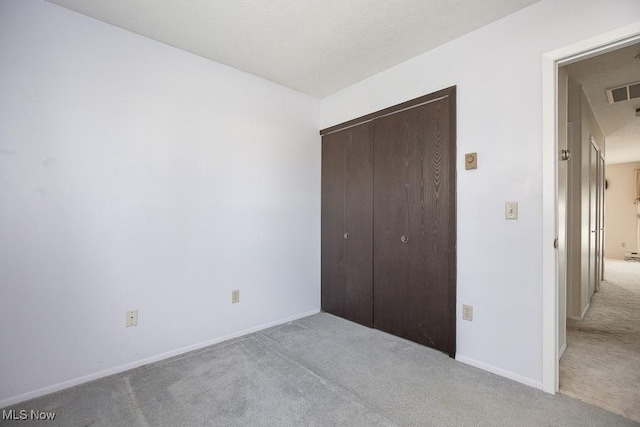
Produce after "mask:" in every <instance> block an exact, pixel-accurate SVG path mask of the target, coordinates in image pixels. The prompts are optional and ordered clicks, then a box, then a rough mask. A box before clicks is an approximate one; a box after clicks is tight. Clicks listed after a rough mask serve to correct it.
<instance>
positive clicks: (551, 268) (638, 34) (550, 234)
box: [542, 22, 640, 394]
mask: <svg viewBox="0 0 640 427" xmlns="http://www.w3.org/2000/svg"><path fill="white" fill-rule="evenodd" d="M638 40H640V22H636V23H633V24H630V25H626V26H624V27H621V28H618V29H616V30H613V31H609V32H607V33H604V34H600V35H598V36H595V37H592V38H589V39H587V40H583V41H581V42H578V43H575V44H572V45H569V46H566V47H563V48H561V49H557V50H554V51H551V52H548V53H545V54H543V55H542V385H543V387H542V389H543V390H544V391H546V392H548V393H552V394H554V393H556V392H557V391H558V387H559V377H558V375H559V365H558V360H559V357H558V353H559V349H558V340H557V335H558V298H557V287H558V268H557V263H556V250H555V249H554V248H553V241H554V239H555V237H556V215H557V212H558V209H557V206H556V193H557V179H556V175H557V171H556V165H557V154H556V152H557V147H558V144H557V141H556V136H557V123H556V120H557V117H558V115H557V111H556V110H557V99H556V98H557V96H556V94H557V83H558V78H557V72H558V66H559V65H568V64H570V63H572V62H576V61H579V60H582V59H587V58H589V57H592V56H596V55H599V54H602V53H606V52H609V51H612V50H615V49H618V48H621V47H624V46H627V45H630V44H633V43H636V42H637V41H638Z"/></svg>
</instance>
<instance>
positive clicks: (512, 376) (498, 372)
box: [456, 355, 542, 389]
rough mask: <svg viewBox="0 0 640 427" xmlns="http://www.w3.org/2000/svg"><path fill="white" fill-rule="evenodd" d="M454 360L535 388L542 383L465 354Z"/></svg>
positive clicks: (457, 356)
mask: <svg viewBox="0 0 640 427" xmlns="http://www.w3.org/2000/svg"><path fill="white" fill-rule="evenodd" d="M456 360H457V361H458V362H462V363H464V364H467V365H470V366H473V367H475V368H479V369H482V370H484V371H488V372H491V373H493V374H496V375H500V376H501V377H505V378H508V379H510V380H513V381H517V382H519V383H522V384H525V385H528V386H530V387H535V388H537V389H542V383H541V382H540V381H536V380H534V379H531V378H529V377H525V376H523V375H520V374H516V373H514V372H511V371H506V370H504V369H501V368H497V367H495V366H493V365H488V364H486V363H484V362H478V361H477V360H475V359H471V358H469V357H466V356H460V355H456Z"/></svg>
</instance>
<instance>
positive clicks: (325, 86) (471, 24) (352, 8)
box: [48, 0, 538, 98]
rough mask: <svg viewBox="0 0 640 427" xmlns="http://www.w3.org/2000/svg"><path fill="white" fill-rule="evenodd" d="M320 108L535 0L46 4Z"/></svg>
mask: <svg viewBox="0 0 640 427" xmlns="http://www.w3.org/2000/svg"><path fill="white" fill-rule="evenodd" d="M48 1H50V2H51V3H55V4H57V5H60V6H63V7H66V8H68V9H71V10H74V11H76V12H79V13H82V14H84V15H87V16H90V17H92V18H95V19H98V20H100V21H103V22H106V23H109V24H112V25H115V26H118V27H121V28H124V29H126V30H129V31H132V32H134V33H138V34H141V35H143V36H146V37H149V38H151V39H154V40H157V41H160V42H163V43H165V44H168V45H170V46H174V47H177V48H180V49H183V50H186V51H188V52H192V53H194V54H197V55H200V56H203V57H205V58H209V59H212V60H214V61H217V62H220V63H223V64H226V65H229V66H231V67H234V68H237V69H239V70H242V71H245V72H248V73H251V74H254V75H257V76H260V77H263V78H265V79H268V80H271V81H273V82H276V83H279V84H281V85H283V86H286V87H289V88H292V89H295V90H298V91H300V92H303V93H306V94H309V95H311V96H314V97H318V98H322V97H325V96H327V95H330V94H332V93H334V92H336V91H338V90H340V89H342V88H345V87H347V86H350V85H352V84H354V83H356V82H358V81H360V80H363V79H365V78H367V77H370V76H372V75H374V74H377V73H379V72H381V71H383V70H385V69H387V68H390V67H392V66H394V65H396V64H399V63H401V62H404V61H406V60H408V59H410V58H412V57H414V56H416V55H419V54H420V53H423V52H426V51H428V50H430V49H433V48H435V47H437V46H439V45H442V44H444V43H446V42H448V41H450V40H452V39H455V38H457V37H460V36H462V35H464V34H466V33H469V32H471V31H473V30H475V29H477V28H480V27H482V26H484V25H486V24H488V23H490V22H492V21H495V20H497V19H500V18H502V17H504V16H506V15H508V14H510V13H513V12H515V11H517V10H519V9H521V8H524V7H526V6H528V5H530V4H533V3H535V2H536V1H538V0H482V1H479V0H316V1H312V0H305V1H301V0H182V1H179V2H178V1H175V0H48Z"/></svg>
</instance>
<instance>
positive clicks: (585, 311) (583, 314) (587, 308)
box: [580, 303, 591, 320]
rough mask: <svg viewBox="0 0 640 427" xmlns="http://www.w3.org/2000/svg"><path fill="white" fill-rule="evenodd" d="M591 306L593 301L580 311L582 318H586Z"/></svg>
mask: <svg viewBox="0 0 640 427" xmlns="http://www.w3.org/2000/svg"><path fill="white" fill-rule="evenodd" d="M590 306H591V303H589V304H587V306H586V307H585V308H584V310H582V313H580V320H582V319H584V316H586V315H587V310H589V307H590Z"/></svg>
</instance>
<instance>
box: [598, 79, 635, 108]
mask: <svg viewBox="0 0 640 427" xmlns="http://www.w3.org/2000/svg"><path fill="white" fill-rule="evenodd" d="M606 92H607V99H608V100H609V104H613V103H615V102H621V101H627V100H629V99H635V98H640V82H638V83H631V84H628V85H624V86H620V87H614V88H612V89H607V91H606Z"/></svg>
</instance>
